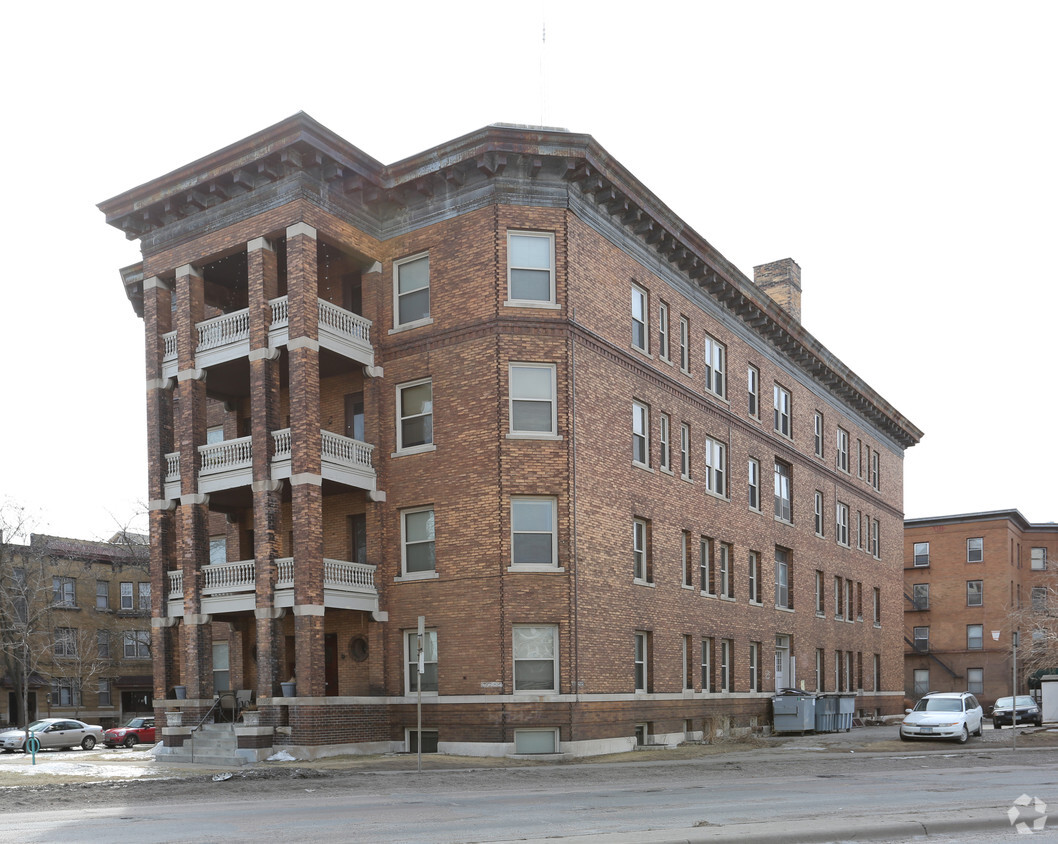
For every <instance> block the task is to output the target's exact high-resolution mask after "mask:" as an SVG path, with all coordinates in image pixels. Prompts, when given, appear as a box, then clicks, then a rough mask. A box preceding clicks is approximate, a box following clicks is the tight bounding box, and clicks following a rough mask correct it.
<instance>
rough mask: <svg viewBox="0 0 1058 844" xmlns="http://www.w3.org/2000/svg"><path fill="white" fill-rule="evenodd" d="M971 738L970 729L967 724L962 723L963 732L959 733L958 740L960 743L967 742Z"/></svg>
mask: <svg viewBox="0 0 1058 844" xmlns="http://www.w3.org/2000/svg"><path fill="white" fill-rule="evenodd" d="M969 738H970V731H969V730H968V729H967V728H966V725H965V724H963V725H962V732H961V733H959V738H958V739H957V741H958V742H959V744H966V742H967V741H968V740H969Z"/></svg>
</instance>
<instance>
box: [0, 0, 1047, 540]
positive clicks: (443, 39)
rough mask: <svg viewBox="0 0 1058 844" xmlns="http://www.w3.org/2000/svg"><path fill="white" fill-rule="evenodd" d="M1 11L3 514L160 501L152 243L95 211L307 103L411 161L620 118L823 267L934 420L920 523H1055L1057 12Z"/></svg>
mask: <svg viewBox="0 0 1058 844" xmlns="http://www.w3.org/2000/svg"><path fill="white" fill-rule="evenodd" d="M5 17H6V22H5V29H6V38H5V39H4V40H5V42H6V43H5V45H4V49H3V51H0V70H2V72H3V78H4V79H5V100H6V102H5V112H6V114H7V118H6V119H5V121H4V122H5V125H6V127H7V128H6V129H5V131H4V132H3V135H2V137H0V152H2V158H3V161H4V162H5V164H4V166H5V168H6V172H5V178H4V183H5V188H6V194H7V195H6V197H5V202H4V203H3V211H2V213H3V223H4V230H5V231H6V232H7V238H8V250H7V252H6V254H5V255H4V282H3V307H2V308H0V361H2V367H3V369H2V371H0V372H2V375H0V402H2V407H3V411H2V412H0V455H2V457H0V460H2V463H0V501H2V500H4V499H8V500H14V501H17V502H20V503H22V504H25V505H27V506H28V507H29V508H30V509H31V510H33V511H34V512H35V514H36V516H37V528H38V530H39V531H42V532H45V531H46V532H50V533H55V534H61V535H67V536H77V537H84V538H96V537H103V536H106V535H108V534H110V533H112V532H113V531H114V530H115V529H116V528H117V526H118V525H119V524H122V523H124V522H126V521H127V520H128V519H129V518H130V517H132V516H133V515H134V514H135V512H136V510H137V508H138V506H139V504H138V502H143V501H144V500H145V499H146V465H145V454H146V434H145V404H144V380H145V375H144V368H143V337H142V323H141V322H140V320H139V319H137V318H136V317H135V315H134V313H133V311H132V307H131V306H130V305H129V303H128V301H127V300H126V299H125V296H124V293H123V291H122V289H121V283H120V277H119V275H118V269H119V268H120V267H122V266H125V265H127V264H131V263H134V262H135V261H137V260H138V259H139V252H138V247H137V245H136V244H135V243H134V242H129V241H126V240H125V238H124V236H123V235H122V234H121V233H120V232H118V231H117V230H116V229H113V228H111V227H109V226H107V225H106V224H105V223H104V220H103V215H102V214H101V213H100V212H99V211H98V210H97V209H96V207H95V206H96V203H98V202H100V201H102V200H104V199H108V198H110V197H111V196H114V195H116V194H119V193H122V192H124V191H126V190H128V189H130V188H132V187H135V186H137V185H139V184H142V183H143V182H145V181H148V180H150V179H153V178H155V177H157V176H160V175H162V174H164V173H166V172H168V171H170V170H172V169H174V168H176V167H179V166H181V165H183V164H186V163H188V162H190V161H192V160H194V159H196V158H198V157H200V156H202V155H205V154H207V153H210V152H212V151H214V150H216V149H218V148H220V147H222V146H226V145H227V144H229V143H232V142H234V141H236V140H239V139H241V138H243V137H245V136H247V135H249V134H252V133H253V132H256V131H258V130H260V129H263V128H265V127H266V126H269V125H271V124H272V123H275V122H276V121H278V120H281V119H283V118H285V117H287V116H289V115H291V114H293V113H294V112H297V111H299V110H304V111H306V112H307V113H309V114H310V115H312V116H313V117H314V118H316V119H317V120H319V121H320V122H321V123H323V124H324V125H326V126H327V127H329V128H330V129H332V130H334V131H335V132H337V133H338V134H339V135H342V136H343V137H345V138H346V139H347V140H349V141H350V142H351V143H353V144H355V145H357V146H358V147H360V148H361V149H363V150H364V151H365V152H366V153H368V154H369V155H371V156H373V157H375V158H376V159H378V160H380V161H382V162H384V163H391V162H394V161H397V160H399V159H401V158H404V157H406V156H408V155H411V154H413V153H416V152H419V151H422V150H425V149H427V148H429V147H432V146H434V145H435V144H439V143H442V142H444V141H446V140H449V139H452V138H455V137H457V136H459V135H461V134H463V133H465V132H468V131H472V130H474V129H477V128H480V127H482V126H484V125H486V124H488V123H494V122H508V123H532V124H539V123H544V124H546V125H550V126H561V127H565V128H568V129H571V130H573V131H577V132H587V133H589V134H591V135H593V136H594V137H595V138H596V140H598V141H599V143H601V144H602V145H603V146H604V147H605V148H606V149H607V150H608V151H609V152H610V153H611V154H613V155H614V156H615V157H616V158H617V159H618V160H619V161H620V162H621V163H622V164H624V165H625V166H626V167H627V168H628V169H629V170H631V171H632V173H634V174H635V175H636V176H638V177H639V178H640V179H641V180H642V181H643V182H644V183H645V184H646V185H647V186H648V187H649V188H650V189H651V190H653V191H654V192H655V193H656V194H657V195H658V196H659V197H660V198H661V200H662V201H664V202H665V203H667V204H668V205H669V206H670V207H671V208H672V209H673V210H674V211H675V212H676V213H677V214H679V215H680V216H681V217H682V218H683V219H684V220H685V221H687V223H689V224H690V225H691V226H692V227H693V228H694V229H695V230H697V231H698V232H699V233H701V234H702V235H703V236H704V237H706V238H707V239H708V240H709V241H710V242H711V243H712V244H713V245H714V246H716V247H717V248H718V249H719V250H720V251H721V252H722V253H724V254H725V255H726V256H727V257H728V258H729V259H730V260H731V261H733V262H734V263H735V264H736V265H737V266H738V267H739V268H740V269H742V271H743V272H745V273H746V274H747V275H749V276H752V272H753V266H754V265H755V264H761V263H765V262H768V261H774V260H777V259H779V258H784V257H792V258H794V259H795V260H796V261H797V262H798V263H799V264H800V265H801V268H802V283H803V288H804V298H803V306H802V320H803V323H804V325H805V326H806V327H807V328H808V330H809V331H811V332H812V333H813V334H814V335H815V336H816V337H817V338H819V339H820V340H821V341H822V342H823V343H824V345H826V346H827V347H828V348H830V349H831V351H833V352H834V353H835V354H837V355H838V356H839V357H840V358H841V359H842V360H844V361H845V363H846V364H848V365H849V366H850V367H851V368H852V369H853V370H854V371H856V372H857V373H858V374H859V375H861V376H862V377H863V378H865V379H866V380H867V381H868V383H870V384H871V385H872V386H873V387H874V388H876V389H877V390H878V391H879V392H880V393H881V394H882V395H883V396H884V397H885V398H886V399H888V400H889V401H890V402H891V403H892V404H893V405H894V406H895V407H896V408H897V409H898V410H900V411H901V412H902V413H903V414H905V415H906V416H907V417H908V418H909V419H910V420H911V421H912V422H913V423H914V424H916V425H917V426H918V427H920V428H921V429H922V430H923V431H925V438H924V439H923V441H922V443H920V444H919V445H918V446H916V447H914V448H912V449H910V450H909V451H908V452H907V456H906V472H905V511H906V513H907V515H908V516H909V517H913V516H929V515H944V514H951V513H960V512H968V511H978V510H989V509H1001V508H1008V507H1014V508H1018V509H1020V510H1021V512H1022V513H1023V514H1024V515H1025V516H1026V517H1027V518H1029V519H1030V520H1032V521H1037V522H1041V521H1056V520H1058V485H1056V482H1055V480H1054V479H1052V478H1051V477H1050V476H1049V474H1048V472H1050V471H1053V470H1054V463H1055V460H1054V457H1053V452H1052V450H1051V449H1045V448H1044V443H1045V442H1047V438H1048V433H1049V432H1050V431H1052V430H1053V429H1054V427H1055V422H1056V412H1055V411H1056V403H1058V399H1056V391H1055V386H1054V374H1053V370H1054V361H1055V352H1054V349H1055V330H1056V329H1055V320H1056V315H1058V307H1056V305H1058V292H1056V291H1058V260H1055V256H1054V254H1053V253H1054V249H1055V240H1056V231H1058V225H1056V224H1058V212H1056V210H1055V209H1056V207H1058V206H1056V202H1058V163H1056V155H1055V150H1056V149H1058V137H1056V134H1058V133H1056V128H1058V108H1056V106H1058V90H1056V88H1058V58H1056V57H1058V50H1056V49H1055V45H1054V33H1055V32H1056V31H1058V3H1054V2H1017V0H1014V2H1008V3H1004V4H1001V5H1000V4H997V3H992V4H984V3H975V2H958V3H955V2H888V3H884V4H883V3H874V4H867V3H849V2H840V3H838V2H833V3H822V2H798V3H790V2H734V1H733V0H729V1H728V2H724V3H714V2H694V3H689V2H684V3H679V4H677V3H672V2H666V0H656V1H655V2H653V3H642V2H634V3H633V2H626V1H625V0H616V2H615V1H614V0H611V2H605V3H602V2H600V3H587V2H584V3H581V2H574V0H566V2H552V0H545V1H544V2H539V1H538V2H530V3H500V2H495V0H490V2H459V0H452V1H451V2H448V3H436V2H430V3H425V2H418V0H416V2H402V3H400V4H386V3H381V4H378V3H372V4H366V3H365V4H359V3H319V2H315V0H301V2H298V3H293V4H292V3H289V2H271V0H265V2H254V3H236V2H216V0H213V2H209V3H205V2H200V0H184V2H181V3H179V4H171V3H170V4H163V3H143V2H105V0H104V2H99V3H94V4H75V3H72V2H71V3H63V2H60V3H58V4H30V3H19V4H16V5H15V6H13V7H12V9H9V10H8V11H7V12H6V13H5ZM544 21H546V27H547V38H546V44H545V45H543V46H542V44H541V24H542V22H544ZM1051 436H1052V437H1053V435H1051ZM141 524H143V522H141Z"/></svg>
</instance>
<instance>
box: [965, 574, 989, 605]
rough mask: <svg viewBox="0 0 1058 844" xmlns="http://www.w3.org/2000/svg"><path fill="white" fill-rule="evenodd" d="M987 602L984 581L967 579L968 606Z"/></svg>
mask: <svg viewBox="0 0 1058 844" xmlns="http://www.w3.org/2000/svg"><path fill="white" fill-rule="evenodd" d="M984 602H985V593H984V581H983V580H967V581H966V606H968V607H980V606H983V605H984Z"/></svg>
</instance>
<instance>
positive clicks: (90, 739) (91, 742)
mask: <svg viewBox="0 0 1058 844" xmlns="http://www.w3.org/2000/svg"><path fill="white" fill-rule="evenodd" d="M95 746H96V740H95V737H94V736H85V737H84V738H83V739H82V740H81V749H82V750H91V749H92V748H93V747H95Z"/></svg>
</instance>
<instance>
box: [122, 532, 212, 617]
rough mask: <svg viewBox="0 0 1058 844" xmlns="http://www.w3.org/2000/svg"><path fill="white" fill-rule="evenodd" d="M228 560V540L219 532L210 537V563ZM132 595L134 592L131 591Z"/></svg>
mask: <svg viewBox="0 0 1058 844" xmlns="http://www.w3.org/2000/svg"><path fill="white" fill-rule="evenodd" d="M226 562H228V540H227V538H225V537H224V536H222V535H220V534H218V535H215V536H211V537H210V538H209V564H210V565H211V566H219V565H222V564H223V563H226ZM122 595H124V584H122ZM129 595H130V596H131V595H132V593H131V592H129ZM122 609H131V607H124V606H123V607H122Z"/></svg>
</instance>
